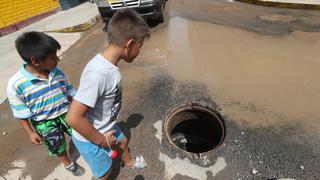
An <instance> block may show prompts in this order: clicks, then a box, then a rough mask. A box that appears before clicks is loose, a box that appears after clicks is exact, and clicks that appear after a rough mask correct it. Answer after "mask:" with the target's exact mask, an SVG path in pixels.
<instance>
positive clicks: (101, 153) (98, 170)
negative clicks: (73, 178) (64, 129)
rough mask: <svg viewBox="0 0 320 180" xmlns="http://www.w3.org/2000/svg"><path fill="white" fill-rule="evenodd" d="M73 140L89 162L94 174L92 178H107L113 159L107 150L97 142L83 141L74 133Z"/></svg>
mask: <svg viewBox="0 0 320 180" xmlns="http://www.w3.org/2000/svg"><path fill="white" fill-rule="evenodd" d="M72 141H73V143H74V145H75V146H76V148H77V149H78V151H79V153H80V154H81V155H82V157H83V158H84V160H85V161H86V162H87V163H88V165H89V167H90V169H91V172H92V174H93V176H94V177H93V178H92V179H99V180H100V179H102V180H104V179H107V178H108V177H109V175H110V172H111V165H112V159H111V158H110V157H109V156H108V154H107V153H106V151H105V150H104V149H102V148H100V147H99V146H97V145H96V144H93V143H91V142H88V141H81V140H79V139H77V137H75V136H74V135H73V136H72Z"/></svg>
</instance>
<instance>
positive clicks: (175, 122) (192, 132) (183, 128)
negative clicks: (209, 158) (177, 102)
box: [167, 109, 225, 153]
mask: <svg viewBox="0 0 320 180" xmlns="http://www.w3.org/2000/svg"><path fill="white" fill-rule="evenodd" d="M168 123H169V124H168V125H169V126H168V127H169V128H168V129H167V130H168V131H169V132H168V134H170V138H171V140H172V142H173V143H174V144H175V145H176V146H178V147H179V148H181V149H182V150H184V151H187V152H191V153H204V152H207V151H210V150H212V149H214V148H216V147H218V146H219V145H220V144H221V142H222V141H223V139H224V136H225V131H224V128H225V127H224V123H223V122H222V120H221V119H220V118H219V116H217V115H215V114H214V113H213V112H211V111H202V110H197V109H192V110H185V111H181V112H179V113H177V114H175V115H173V116H172V117H171V118H170V119H169V122H168Z"/></svg>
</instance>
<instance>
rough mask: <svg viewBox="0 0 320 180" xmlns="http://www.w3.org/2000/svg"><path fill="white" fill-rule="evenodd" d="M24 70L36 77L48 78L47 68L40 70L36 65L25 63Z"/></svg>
mask: <svg viewBox="0 0 320 180" xmlns="http://www.w3.org/2000/svg"><path fill="white" fill-rule="evenodd" d="M25 70H26V71H27V72H29V73H31V74H32V75H34V76H35V77H37V78H40V79H48V78H49V73H50V72H49V71H47V70H40V69H38V68H37V67H35V66H33V65H31V64H27V65H26V66H25Z"/></svg>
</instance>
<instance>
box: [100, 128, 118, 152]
mask: <svg viewBox="0 0 320 180" xmlns="http://www.w3.org/2000/svg"><path fill="white" fill-rule="evenodd" d="M115 132H116V131H115V130H113V129H112V130H110V131H108V132H106V133H104V134H103V135H104V136H105V137H106V142H105V144H104V147H108V145H109V146H112V145H114V143H115V142H116V140H117V138H116V137H114V136H113V134H114V133H115ZM107 141H108V142H107ZM108 143H109V144H108ZM104 147H103V148H104Z"/></svg>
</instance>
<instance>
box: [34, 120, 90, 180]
mask: <svg viewBox="0 0 320 180" xmlns="http://www.w3.org/2000/svg"><path fill="white" fill-rule="evenodd" d="M31 122H32V125H33V127H34V128H35V130H36V131H37V133H38V134H39V135H40V136H41V138H42V139H43V141H44V143H45V145H46V146H47V150H48V155H49V156H54V155H56V156H57V157H58V159H59V160H60V161H61V162H62V163H63V164H64V166H65V167H66V169H67V170H70V171H71V172H72V173H73V174H74V175H76V176H79V175H82V174H83V173H84V169H83V168H82V167H81V166H79V165H78V164H77V163H75V162H74V163H73V162H72V161H71V160H70V159H69V157H68V154H67V151H66V144H67V143H66V140H65V137H64V128H65V127H63V125H62V123H61V117H60V116H59V117H57V118H55V119H52V120H45V121H40V122H35V121H31ZM69 128H70V127H69ZM70 130H71V128H70ZM67 167H68V168H67Z"/></svg>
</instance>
